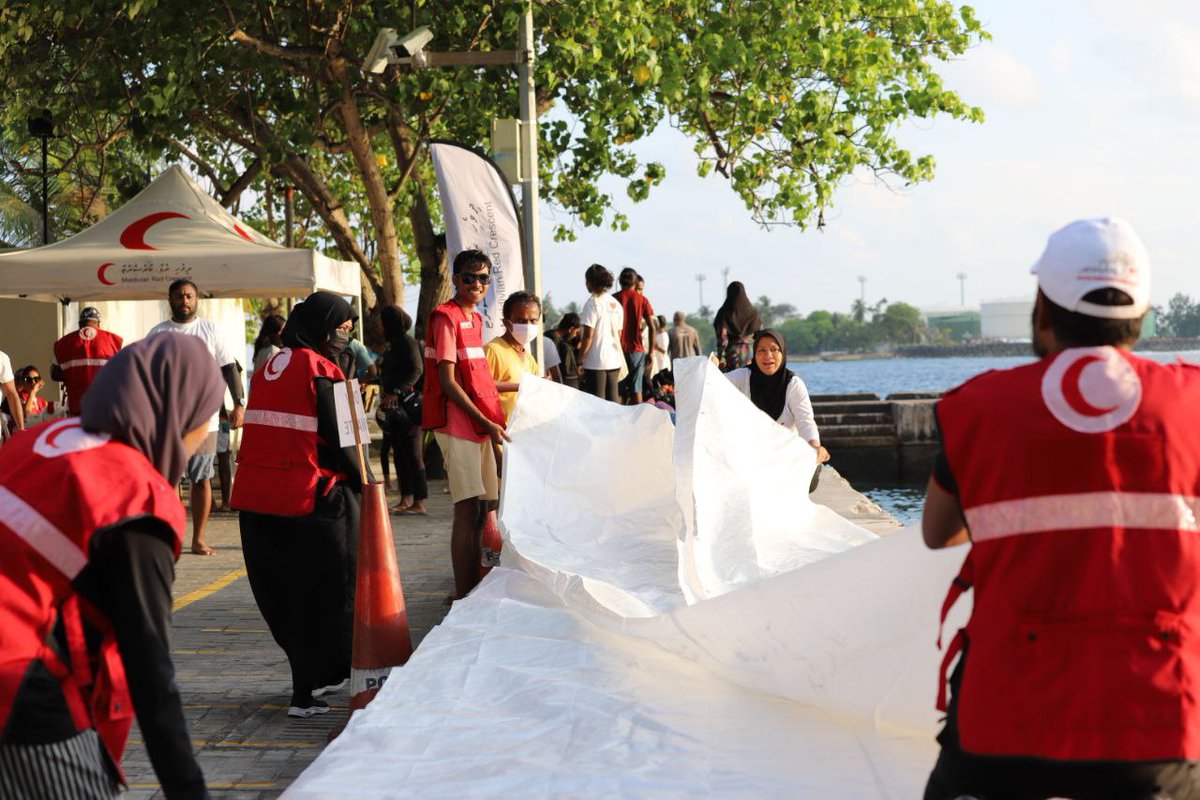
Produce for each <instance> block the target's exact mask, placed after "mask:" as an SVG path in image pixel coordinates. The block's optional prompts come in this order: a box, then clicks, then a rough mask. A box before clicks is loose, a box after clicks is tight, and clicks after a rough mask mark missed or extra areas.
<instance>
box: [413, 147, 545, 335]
mask: <svg viewBox="0 0 1200 800" xmlns="http://www.w3.org/2000/svg"><path fill="white" fill-rule="evenodd" d="M429 153H430V156H432V158H433V169H434V172H436V173H437V184H438V195H439V196H440V198H441V201H442V212H443V214H444V215H445V218H446V257H447V258H448V259H449V260H450V263H451V264H453V263H454V257H455V256H457V255H458V254H459V253H461V252H462V251H463V250H472V249H474V250H482V251H483V252H485V253H487V255H488V257H489V258H491V260H492V282H491V284H490V285H489V286H488V292H487V296H486V297H484V299H483V302H481V303H480V304H479V305H478V306H477V307H476V310H477V311H478V312H479V313H480V314H481V315H482V316H483V341H484V342H485V343H486V342H487V341H488V340H490V339H492V338H494V337H496V336H500V335H501V334H503V333H504V326H503V325H502V324H501V323H500V312H501V309H502V308H503V307H504V299H505V298H506V297H508V296H509V295H510V294H512V293H513V292H517V291H520V290H522V289H524V288H525V269H524V258H523V256H522V253H523V252H524V249H523V247H522V239H521V234H522V231H521V223H520V215H519V214H518V212H517V203H516V201H515V200H514V199H513V195H512V192H511V191H510V190H509V187H508V183H507V182H506V181H505V179H504V175H503V174H502V173H501V172H500V168H499V167H497V166H496V164H495V163H494V162H493V161H492V160H491V159H489V158H487V157H486V156H484V155H482V154H480V153H478V152H476V151H475V150H472V149H471V148H469V147H464V146H462V145H458V144H453V143H451V142H434V143H432V144H430V146H429Z"/></svg>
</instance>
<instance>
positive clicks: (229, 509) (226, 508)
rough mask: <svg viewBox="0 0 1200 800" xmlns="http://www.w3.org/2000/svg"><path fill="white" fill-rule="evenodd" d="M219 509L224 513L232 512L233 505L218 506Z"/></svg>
mask: <svg viewBox="0 0 1200 800" xmlns="http://www.w3.org/2000/svg"><path fill="white" fill-rule="evenodd" d="M217 511H220V512H221V513H222V514H232V513H233V506H231V505H223V506H217Z"/></svg>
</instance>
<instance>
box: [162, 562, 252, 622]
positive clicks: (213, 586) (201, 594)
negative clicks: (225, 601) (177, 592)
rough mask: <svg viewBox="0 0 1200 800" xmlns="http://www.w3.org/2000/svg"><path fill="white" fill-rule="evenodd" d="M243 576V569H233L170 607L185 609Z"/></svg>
mask: <svg viewBox="0 0 1200 800" xmlns="http://www.w3.org/2000/svg"><path fill="white" fill-rule="evenodd" d="M245 575H246V568H245V567H240V568H238V569H235V570H234V571H233V572H230V573H228V574H227V575H222V576H221V577H219V578H217V579H216V580H215V581H213V582H212V583H210V584H208V585H207V586H204V587H201V588H199V589H197V590H196V591H194V592H188V593H187V594H185V595H184V596H183V597H180V598H179V599H178V600H176V601H175V605H174V606H173V607H172V610H174V611H178V610H179V609H181V608H186V607H187V606H190V605H191V604H192V603H195V602H196V601H197V600H203V599H204V598H206V597H208V596H209V595H213V594H216V593H217V592H219V591H221V590H222V589H224V588H225V587H226V586H228V585H229V584H231V583H233V582H234V581H236V580H237V579H238V578H242V577H245Z"/></svg>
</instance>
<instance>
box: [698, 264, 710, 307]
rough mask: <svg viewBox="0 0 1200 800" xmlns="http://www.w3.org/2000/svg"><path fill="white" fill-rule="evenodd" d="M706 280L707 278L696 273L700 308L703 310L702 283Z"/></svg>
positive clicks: (702, 274)
mask: <svg viewBox="0 0 1200 800" xmlns="http://www.w3.org/2000/svg"><path fill="white" fill-rule="evenodd" d="M706 280H708V276H707V275H705V274H704V273H703V272H697V273H696V284H697V285H698V286H699V287H700V307H701V308H704V282H705V281H706Z"/></svg>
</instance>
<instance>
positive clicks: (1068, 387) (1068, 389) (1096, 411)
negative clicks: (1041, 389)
mask: <svg viewBox="0 0 1200 800" xmlns="http://www.w3.org/2000/svg"><path fill="white" fill-rule="evenodd" d="M1102 360H1103V359H1101V358H1100V356H1085V357H1084V358H1081V359H1079V360H1078V361H1076V362H1075V363H1073V364H1071V366H1069V367H1067V371H1066V372H1064V373H1063V378H1062V393H1063V399H1064V400H1066V401H1067V405H1069V406H1070V407H1071V410H1073V411H1075V412H1076V413H1079V414H1083V415H1084V416H1085V417H1099V416H1102V415H1104V414H1108V413H1109V412H1111V411H1113V410H1114V409H1116V406H1112V407H1111V408H1097V407H1096V406H1094V405H1092V404H1091V403H1089V402H1088V401H1087V399H1086V398H1085V397H1084V396H1083V392H1082V391H1080V389H1079V376H1080V375H1082V374H1083V370H1084V368H1085V367H1087V365H1088V364H1094V363H1096V362H1097V361H1102Z"/></svg>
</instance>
